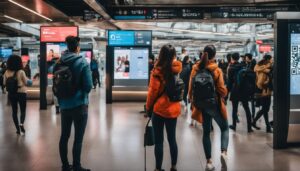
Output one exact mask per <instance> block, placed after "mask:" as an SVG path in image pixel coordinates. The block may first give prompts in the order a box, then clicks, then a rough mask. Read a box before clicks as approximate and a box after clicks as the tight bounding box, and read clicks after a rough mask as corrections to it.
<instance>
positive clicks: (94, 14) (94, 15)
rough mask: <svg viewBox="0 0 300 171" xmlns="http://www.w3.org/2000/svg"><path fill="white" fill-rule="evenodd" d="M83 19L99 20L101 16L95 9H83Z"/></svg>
mask: <svg viewBox="0 0 300 171" xmlns="http://www.w3.org/2000/svg"><path fill="white" fill-rule="evenodd" d="M83 12H84V13H83V20H84V21H89V20H94V19H96V20H100V19H101V18H102V17H101V15H100V14H98V13H97V12H95V11H90V10H84V11H83Z"/></svg>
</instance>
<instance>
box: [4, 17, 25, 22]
mask: <svg viewBox="0 0 300 171" xmlns="http://www.w3.org/2000/svg"><path fill="white" fill-rule="evenodd" d="M3 16H4V17H5V18H8V19H11V20H14V21H16V22H19V23H23V21H22V20H19V19H16V18H14V17H11V16H8V15H3Z"/></svg>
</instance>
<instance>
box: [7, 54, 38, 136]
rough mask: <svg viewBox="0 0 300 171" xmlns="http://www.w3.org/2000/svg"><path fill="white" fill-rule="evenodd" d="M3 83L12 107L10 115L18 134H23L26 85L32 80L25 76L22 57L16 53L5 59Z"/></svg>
mask: <svg viewBox="0 0 300 171" xmlns="http://www.w3.org/2000/svg"><path fill="white" fill-rule="evenodd" d="M3 84H4V85H5V87H6V89H7V92H8V99H9V101H10V104H11V108H12V117H13V121H14V124H15V127H16V130H17V131H16V133H17V134H18V135H20V134H21V133H22V134H25V128H24V122H25V118H26V100H27V94H26V86H30V85H31V84H32V81H31V80H29V79H28V78H27V77H26V74H25V72H24V70H23V63H22V59H21V57H20V56H18V55H11V56H10V57H9V58H8V60H7V70H6V72H5V73H4V79H3ZM18 106H20V111H21V115H20V121H19V119H18Z"/></svg>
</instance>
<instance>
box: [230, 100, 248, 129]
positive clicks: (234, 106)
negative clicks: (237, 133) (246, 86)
mask: <svg viewBox="0 0 300 171" xmlns="http://www.w3.org/2000/svg"><path fill="white" fill-rule="evenodd" d="M239 102H240V101H237V100H234V101H232V121H233V123H232V126H233V127H234V128H236V123H237V117H238V116H237V112H238V107H239ZM241 102H242V105H243V108H244V110H245V113H246V118H247V128H248V130H250V129H251V112H250V108H249V104H248V101H246V100H245V101H241Z"/></svg>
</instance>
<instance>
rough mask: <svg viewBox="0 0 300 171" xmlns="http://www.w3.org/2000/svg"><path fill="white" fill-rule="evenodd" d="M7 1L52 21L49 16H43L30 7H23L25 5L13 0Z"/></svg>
mask: <svg viewBox="0 0 300 171" xmlns="http://www.w3.org/2000/svg"><path fill="white" fill-rule="evenodd" d="M8 1H9V2H11V3H13V4H15V5H17V6H19V7H21V8H23V9H25V10H27V11H29V12H32V13H34V14H36V15H38V16H40V17H42V18H44V19H46V20H49V21H53V20H52V19H50V18H48V17H46V16H44V15H42V14H40V13H38V12H36V11H33V10H31V9H29V8H27V7H25V6H23V5H21V4H19V3H17V2H15V1H13V0H8Z"/></svg>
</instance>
